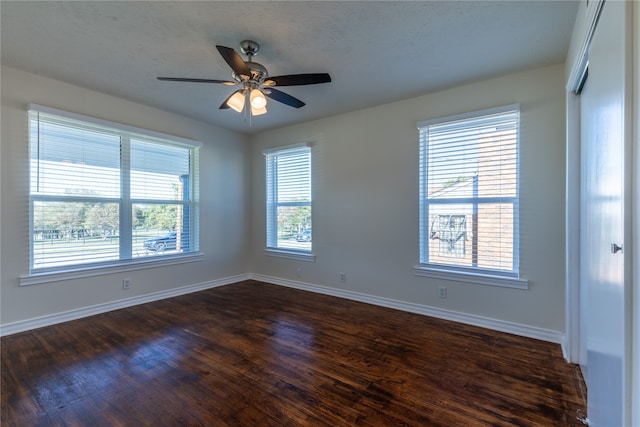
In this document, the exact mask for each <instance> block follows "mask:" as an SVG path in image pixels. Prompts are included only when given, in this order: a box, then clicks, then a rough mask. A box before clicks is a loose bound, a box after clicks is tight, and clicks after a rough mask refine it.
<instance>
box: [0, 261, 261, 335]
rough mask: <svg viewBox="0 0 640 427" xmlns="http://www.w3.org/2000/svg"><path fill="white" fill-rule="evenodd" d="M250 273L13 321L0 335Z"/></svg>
mask: <svg viewBox="0 0 640 427" xmlns="http://www.w3.org/2000/svg"><path fill="white" fill-rule="evenodd" d="M249 278H250V275H249V274H240V275H237V276H231V277H225V278H222V279H217V280H210V281H208V282H203V283H197V284H194V285H187V286H183V287H180V288H174V289H168V290H166V291H160V292H154V293H151V294H147V295H141V296H137V297H132V298H126V299H122V300H118V301H113V302H108V303H104V304H97V305H93V306H89V307H83V308H78V309H74V310H69V311H64V312H61V313H55V314H49V315H46V316H41V317H34V318H32V319H27V320H20V321H17V322H13V323H7V324H4V325H1V326H0V336H6V335H11V334H16V333H18V332H24V331H28V330H31V329H37V328H42V327H45V326H51V325H55V324H58V323H63V322H68V321H70V320H76V319H81V318H84V317H89V316H94V315H96V314H100V313H106V312H108V311H113V310H119V309H121V308H126V307H132V306H135V305H139V304H146V303H148V302H153V301H158V300H162V299H167V298H172V297H176V296H179V295H184V294H190V293H193V292H198V291H203V290H205V289H210V288H216V287H218V286H224V285H230V284H232V283H236V282H239V281H242V280H248V279H249Z"/></svg>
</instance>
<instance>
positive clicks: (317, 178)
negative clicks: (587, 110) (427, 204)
mask: <svg viewBox="0 0 640 427" xmlns="http://www.w3.org/2000/svg"><path fill="white" fill-rule="evenodd" d="M564 80H565V79H564V67H563V66H562V65H557V66H551V67H545V68H540V69H535V70H531V71H526V72H522V73H517V74H512V75H508V76H504V77H501V78H496V79H492V80H487V81H482V82H477V83H473V84H469V85H465V86H461V87H456V88H453V89H450V90H445V91H442V92H439V93H434V94H429V95H424V96H420V97H416V98H413V99H409V100H405V101H400V102H395V103H390V104H386V105H381V106H378V107H374V108H369V109H365V110H360V111H356V112H352V113H348V114H343V115H339V116H335V117H331V118H327V119H323V120H317V121H313V122H308V123H304V124H300V125H294V126H290V127H285V128H281V129H277V130H273V131H269V132H264V133H261V134H258V135H255V136H253V137H252V138H251V151H252V159H251V161H252V171H253V175H252V197H251V199H252V222H251V224H252V236H253V238H252V242H251V271H252V272H254V273H256V274H258V275H264V276H269V277H274V278H280V279H283V280H289V281H291V282H297V283H308V284H312V285H318V286H324V287H328V288H329V289H340V290H347V291H352V292H357V293H360V294H365V295H371V296H376V297H381V298H388V299H393V300H399V301H402V302H408V303H413V304H418V305H421V306H425V307H435V308H439V309H446V310H452V311H453V312H458V313H464V314H467V315H471V316H482V317H484V318H490V319H498V320H500V321H504V322H507V323H514V324H519V325H526V326H530V327H532V328H541V329H542V330H545V331H554V332H557V333H558V335H560V334H561V332H562V331H564V298H565V296H564V291H565V288H564V234H565V227H564V200H565V194H564V187H565V182H564V180H565V177H564V165H565V152H564V136H565V127H564V119H565V106H564V102H565V91H564ZM511 103H520V105H521V133H520V136H521V141H520V144H521V145H520V149H521V164H520V166H521V174H520V176H521V187H520V188H521V218H520V223H521V237H520V249H521V259H520V269H521V276H522V277H523V278H525V279H528V280H529V289H528V290H519V289H510V288H500V287H495V286H487V285H478V284H469V283H461V282H452V281H443V280H436V279H429V278H424V277H416V276H414V275H413V270H412V269H413V267H414V266H416V265H417V264H418V200H417V199H418V131H417V128H416V123H417V122H418V121H421V120H425V119H431V118H435V117H441V116H446V115H451V114H457V113H462V112H467V111H473V110H479V109H484V108H488V107H495V106H500V105H506V104H511ZM309 140H311V141H315V142H316V143H317V144H316V146H315V147H314V150H315V151H314V156H315V157H314V171H313V185H314V188H313V197H314V199H313V203H314V205H313V238H314V242H313V245H314V253H315V255H316V261H315V262H305V261H295V260H290V259H282V258H274V257H269V256H265V255H264V254H263V250H264V242H265V198H264V189H265V178H264V159H263V156H262V154H261V151H262V150H263V149H265V148H267V147H276V146H280V145H287V144H292V143H297V142H302V141H309ZM298 269H300V271H298ZM340 272H345V273H346V275H347V281H346V283H340V281H339V273H340ZM438 286H446V287H447V288H448V298H446V299H440V298H439V297H438Z"/></svg>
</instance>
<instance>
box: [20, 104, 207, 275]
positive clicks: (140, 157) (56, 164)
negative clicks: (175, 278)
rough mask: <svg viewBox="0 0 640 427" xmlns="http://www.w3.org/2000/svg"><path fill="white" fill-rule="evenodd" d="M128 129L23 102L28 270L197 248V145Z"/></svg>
mask: <svg viewBox="0 0 640 427" xmlns="http://www.w3.org/2000/svg"><path fill="white" fill-rule="evenodd" d="M105 123H106V124H105ZM131 129H132V128H130V127H125V126H123V127H122V128H119V127H118V125H117V124H115V123H109V122H103V121H100V120H98V119H92V118H89V117H84V116H79V115H75V114H72V113H66V112H62V111H58V110H52V109H49V108H47V107H39V106H32V107H31V108H30V110H29V138H30V144H29V145H30V232H31V245H30V251H31V263H30V267H31V271H32V272H45V271H57V270H63V269H64V270H69V269H74V268H79V267H83V268H84V267H87V266H104V265H109V264H110V263H112V262H114V261H122V260H131V259H134V258H139V257H149V256H154V255H161V254H173V255H175V254H179V253H186V252H193V251H197V249H198V238H197V234H198V215H197V176H198V166H197V165H198V148H197V146H196V145H191V144H188V143H184V142H183V141H184V140H181V141H180V142H176V141H172V140H170V139H163V138H159V137H158V136H157V134H153V135H145V134H142V133H136V132H132V131H131ZM150 134H151V132H150Z"/></svg>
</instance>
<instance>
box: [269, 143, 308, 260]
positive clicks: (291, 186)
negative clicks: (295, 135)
mask: <svg viewBox="0 0 640 427" xmlns="http://www.w3.org/2000/svg"><path fill="white" fill-rule="evenodd" d="M264 154H265V157H266V171H267V177H266V178H267V249H278V250H286V251H294V252H305V253H310V252H311V246H312V240H313V239H312V234H311V148H310V147H309V146H307V145H303V146H294V147H288V148H283V149H276V150H271V151H266V152H265V153H264Z"/></svg>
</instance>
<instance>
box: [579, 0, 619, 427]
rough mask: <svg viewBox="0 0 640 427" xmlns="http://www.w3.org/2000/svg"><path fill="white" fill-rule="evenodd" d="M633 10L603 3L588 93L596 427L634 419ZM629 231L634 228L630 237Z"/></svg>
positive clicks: (586, 257)
mask: <svg viewBox="0 0 640 427" xmlns="http://www.w3.org/2000/svg"><path fill="white" fill-rule="evenodd" d="M626 7H627V5H626V4H625V2H618V1H606V2H605V3H604V6H603V10H602V14H601V16H600V19H599V21H598V24H597V27H596V29H595V33H594V36H593V39H592V41H591V46H590V48H589V68H588V73H589V74H588V78H587V82H586V84H585V86H584V89H583V91H582V94H581V135H582V137H581V139H582V141H581V152H582V154H581V155H582V159H581V160H582V165H581V168H582V170H581V181H582V184H581V186H582V188H581V204H582V206H581V208H582V212H581V269H580V271H581V293H584V294H585V295H586V299H585V300H584V301H583V305H586V307H585V306H582V307H581V310H583V313H584V317H583V319H584V321H585V323H586V324H585V323H583V326H585V327H586V353H587V361H586V378H585V379H586V383H587V396H588V397H587V399H588V411H587V413H588V418H589V420H590V422H591V423H590V425H592V426H605V427H617V426H623V425H625V423H626V421H627V420H626V419H625V417H627V414H625V399H626V398H627V393H626V392H625V388H626V387H627V384H626V381H627V380H626V378H629V374H630V373H629V372H626V368H625V363H626V359H627V357H628V356H627V355H628V354H629V353H628V352H629V346H630V343H629V339H628V338H627V332H628V330H629V329H630V322H629V321H628V319H630V316H629V313H627V312H626V307H625V294H626V292H627V291H626V290H625V274H624V258H625V257H624V238H625V223H624V220H625V215H624V210H625V205H624V203H625V199H624V190H625V188H624V187H625V131H624V129H625V121H624V111H625V104H624V102H625V97H624V94H625V46H627V41H626V37H625V30H628V29H627V28H626V25H625V22H626V21H625V16H626V11H625V8H626ZM627 155H630V154H627ZM627 173H629V171H627ZM630 231H631V230H630V227H628V228H627V230H626V233H627V234H628V235H630V234H629V233H630ZM613 245H616V246H613ZM617 246H621V247H623V249H621V250H617V249H616V248H617ZM627 283H628V284H627V286H630V284H629V283H630V282H629V281H628V279H627Z"/></svg>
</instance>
